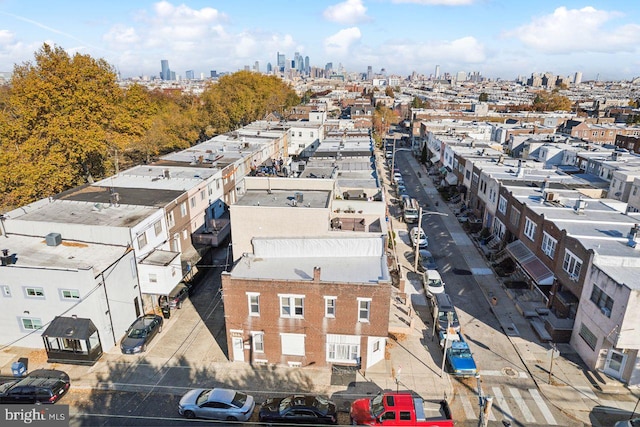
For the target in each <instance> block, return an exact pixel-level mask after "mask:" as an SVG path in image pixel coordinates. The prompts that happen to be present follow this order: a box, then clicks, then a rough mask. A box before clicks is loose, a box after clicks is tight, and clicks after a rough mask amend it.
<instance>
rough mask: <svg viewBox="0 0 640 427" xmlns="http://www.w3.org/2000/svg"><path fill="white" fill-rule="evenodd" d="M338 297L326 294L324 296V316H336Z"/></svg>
mask: <svg viewBox="0 0 640 427" xmlns="http://www.w3.org/2000/svg"><path fill="white" fill-rule="evenodd" d="M337 299H338V297H333V296H325V297H324V317H331V318H335V317H336V301H337Z"/></svg>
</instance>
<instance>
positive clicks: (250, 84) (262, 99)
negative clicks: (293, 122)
mask: <svg viewBox="0 0 640 427" xmlns="http://www.w3.org/2000/svg"><path fill="white" fill-rule="evenodd" d="M202 101H203V107H204V111H205V115H206V117H207V120H208V122H209V123H210V125H211V127H212V129H213V131H214V132H215V133H224V132H228V131H230V130H233V129H237V128H240V127H242V126H246V125H248V124H249V123H251V122H254V121H256V120H260V119H262V118H264V117H265V116H266V115H267V114H269V113H274V112H275V113H278V114H280V115H281V116H283V117H284V116H285V113H286V111H287V110H288V109H289V108H290V107H292V106H294V105H298V104H299V103H300V98H299V97H298V96H297V95H296V93H295V91H294V90H293V89H292V88H291V87H290V86H289V85H287V84H286V83H285V82H283V81H282V80H281V79H279V78H278V77H276V76H265V75H263V74H259V73H253V72H250V71H239V72H237V73H234V74H230V75H228V76H223V77H221V78H220V80H219V81H218V83H212V84H210V85H209V86H207V88H206V89H205V91H204V93H203V95H202Z"/></svg>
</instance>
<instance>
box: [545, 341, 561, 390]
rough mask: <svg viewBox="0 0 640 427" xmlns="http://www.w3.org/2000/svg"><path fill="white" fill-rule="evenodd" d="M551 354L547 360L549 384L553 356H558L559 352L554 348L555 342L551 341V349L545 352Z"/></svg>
mask: <svg viewBox="0 0 640 427" xmlns="http://www.w3.org/2000/svg"><path fill="white" fill-rule="evenodd" d="M547 353H548V354H549V355H550V356H551V360H550V362H549V384H551V370H552V369H553V358H554V357H558V356H560V352H559V351H558V349H557V348H556V345H555V343H551V350H549V351H548V352H547Z"/></svg>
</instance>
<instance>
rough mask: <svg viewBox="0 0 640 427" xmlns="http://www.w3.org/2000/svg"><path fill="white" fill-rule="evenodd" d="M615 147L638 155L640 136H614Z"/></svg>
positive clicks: (639, 151)
mask: <svg viewBox="0 0 640 427" xmlns="http://www.w3.org/2000/svg"><path fill="white" fill-rule="evenodd" d="M615 145H616V147H618V148H620V149H621V150H627V151H629V152H631V153H640V136H638V135H616V140H615Z"/></svg>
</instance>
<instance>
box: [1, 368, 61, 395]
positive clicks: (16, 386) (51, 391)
mask: <svg viewBox="0 0 640 427" xmlns="http://www.w3.org/2000/svg"><path fill="white" fill-rule="evenodd" d="M70 385H71V382H70V381H69V375H67V373H66V372H63V371H58V370H55V369H39V370H36V371H33V372H31V373H30V374H29V375H27V376H26V377H24V378H22V379H18V380H13V381H10V382H7V383H4V384H2V385H0V403H21V404H28V403H56V402H57V401H58V400H59V399H60V398H61V397H62V396H64V394H65V393H66V392H67V390H69V387H70Z"/></svg>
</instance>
